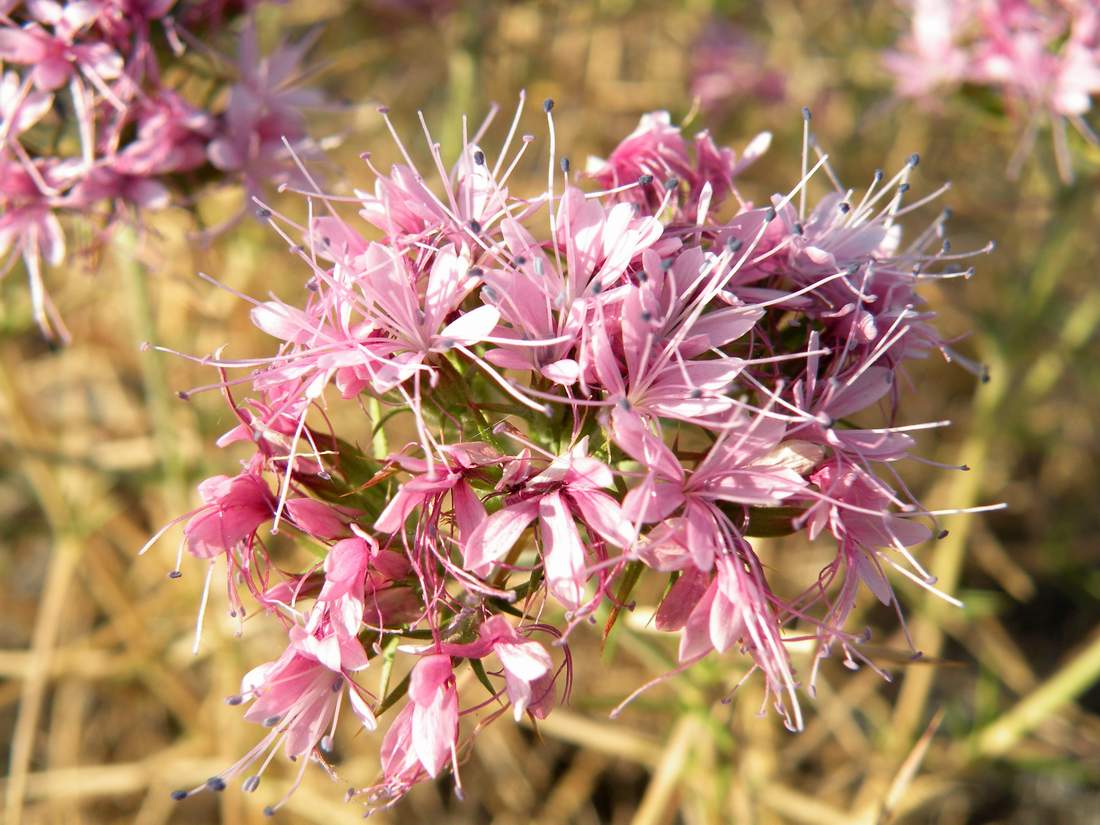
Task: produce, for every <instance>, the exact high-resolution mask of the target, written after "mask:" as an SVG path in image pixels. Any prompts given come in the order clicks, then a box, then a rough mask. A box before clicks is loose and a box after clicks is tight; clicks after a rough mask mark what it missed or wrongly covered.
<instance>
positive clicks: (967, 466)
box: [959, 464, 970, 473]
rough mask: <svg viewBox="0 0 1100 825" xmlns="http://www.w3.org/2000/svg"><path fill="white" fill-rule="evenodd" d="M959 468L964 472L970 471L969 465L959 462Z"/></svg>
mask: <svg viewBox="0 0 1100 825" xmlns="http://www.w3.org/2000/svg"><path fill="white" fill-rule="evenodd" d="M959 469H960V470H962V471H963V472H964V473H969V472H970V465H969V464H960V465H959Z"/></svg>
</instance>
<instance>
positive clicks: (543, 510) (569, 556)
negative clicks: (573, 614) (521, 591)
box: [539, 492, 586, 609]
mask: <svg viewBox="0 0 1100 825" xmlns="http://www.w3.org/2000/svg"><path fill="white" fill-rule="evenodd" d="M539 526H540V528H541V533H542V550H543V567H544V569H545V571H546V581H547V583H548V584H549V587H550V592H551V593H553V594H554V596H556V597H557V599H558V601H560V602H561V603H562V604H563V605H565V607H567V608H570V609H575V608H577V607H580V604H581V600H582V599H583V598H584V582H585V579H586V575H585V570H584V545H583V544H582V543H581V537H580V534H579V533H578V532H577V525H576V524H574V523H573V515H572V514H571V513H570V512H569V509H568V508H567V507H566V506H565V502H563V501H562V498H561V495H560V494H559V493H556V492H554V493H550V494H549V495H546V496H543V497H542V499H541V500H540V501H539Z"/></svg>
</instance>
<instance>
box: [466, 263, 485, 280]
mask: <svg viewBox="0 0 1100 825" xmlns="http://www.w3.org/2000/svg"><path fill="white" fill-rule="evenodd" d="M466 274H467V275H469V276H470V277H471V278H480V277H481V276H482V275H484V274H485V272H484V270H482V268H481V267H480V266H471V267H470V269H469V271H468V272H467V273H466Z"/></svg>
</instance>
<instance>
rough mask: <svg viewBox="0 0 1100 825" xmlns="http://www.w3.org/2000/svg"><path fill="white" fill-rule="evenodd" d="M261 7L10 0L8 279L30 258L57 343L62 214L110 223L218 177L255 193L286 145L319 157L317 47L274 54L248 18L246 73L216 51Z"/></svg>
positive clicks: (4, 262) (4, 47)
mask: <svg viewBox="0 0 1100 825" xmlns="http://www.w3.org/2000/svg"><path fill="white" fill-rule="evenodd" d="M258 1H259V0H98V1H97V2H92V0H69V2H67V3H61V2H58V0H0V277H2V276H3V275H4V274H7V272H9V271H10V270H11V269H12V267H14V266H15V264H16V263H17V261H18V260H19V259H20V258H22V260H23V264H24V266H25V268H26V271H27V277H28V279H29V281H30V289H31V298H32V304H33V312H34V317H35V320H36V322H37V323H38V325H39V327H40V328H41V329H42V331H43V334H45V335H46V336H47V337H48V338H59V339H61V340H62V341H67V340H68V332H67V331H66V329H65V325H64V322H63V321H62V319H61V317H60V314H59V313H58V311H57V309H56V307H55V306H54V304H53V302H52V301H51V299H50V297H49V295H48V293H47V292H46V289H45V286H44V280H43V271H42V270H43V263H45V264H48V265H50V266H55V267H56V266H59V265H60V264H61V263H62V261H63V260H64V258H65V235H64V232H63V229H62V224H61V221H60V220H59V216H61V217H65V216H74V217H78V218H86V217H88V216H93V217H94V218H96V219H97V220H98V221H99V222H101V223H102V224H103V225H104V226H106V227H110V226H112V225H113V224H114V223H115V222H116V221H117V220H119V219H121V218H123V217H124V216H125V215H126V214H127V213H131V212H133V211H136V210H149V209H159V208H163V207H165V206H167V205H169V203H171V202H172V199H173V195H178V200H179V201H181V202H187V201H188V200H189V198H190V195H191V193H193V191H194V190H195V189H196V188H197V187H199V186H200V185H202V184H204V183H207V182H209V181H211V180H227V179H228V180H232V181H243V182H244V183H245V184H246V185H247V186H248V187H249V189H250V191H251V190H255V189H256V188H257V187H258V186H259V185H260V183H261V182H267V181H269V180H271V179H272V178H273V177H277V175H278V173H279V172H280V170H281V169H282V168H283V167H285V166H286V164H287V161H288V160H289V154H288V152H287V148H286V143H287V142H289V143H290V144H291V145H292V146H295V147H296V148H297V149H298V151H300V152H305V151H306V150H307V148H308V144H307V141H306V130H305V123H304V119H303V116H302V113H301V111H300V109H301V108H302V107H303V106H311V105H318V104H320V103H321V102H322V98H321V97H320V95H319V93H318V92H316V91H313V90H304V89H299V88H297V83H298V81H299V80H300V79H301V77H302V69H301V61H302V58H303V56H304V52H305V49H306V48H307V47H308V45H309V43H308V42H303V43H299V44H295V45H291V46H286V47H283V48H281V49H279V50H278V51H276V52H274V53H273V54H271V55H269V56H267V57H261V56H260V54H259V50H258V48H257V40H256V32H255V29H254V27H253V25H252V22H251V20H249V21H248V23H247V24H246V25H245V26H244V28H243V31H242V32H241V33H240V34H239V37H240V46H239V50H240V57H239V62H238V63H237V65H236V66H235V67H234V66H233V65H232V63H231V61H228V60H223V59H221V58H220V57H219V56H218V55H217V54H216V53H215V52H213V51H212V50H211V49H210V47H209V46H208V45H205V44H206V43H207V42H208V41H209V38H210V37H211V36H213V35H216V34H218V33H220V32H221V31H222V30H224V29H225V28H226V26H227V24H228V23H230V22H231V21H232V19H234V18H237V17H240V16H241V15H242V14H243V13H245V12H248V11H250V9H251V7H252V6H254V5H256V4H257V3H258ZM185 50H187V51H189V55H188V56H190V55H191V54H193V55H200V56H203V57H206V58H208V59H209V61H210V62H211V64H212V65H211V67H210V68H209V69H207V68H203V67H197V66H196V65H195V64H194V61H193V60H192V61H190V62H189V61H187V60H184V52H185ZM185 83H187V84H190V85H191V87H192V89H194V88H200V91H199V92H196V99H202V100H205V101H207V102H210V101H216V102H217V103H218V106H219V108H218V109H217V110H212V109H210V108H209V107H207V106H205V105H203V104H197V103H194V102H192V99H190V98H188V97H185V96H184V95H183V94H182V93H181V92H180V91H179V89H181V87H183V86H184V85H185Z"/></svg>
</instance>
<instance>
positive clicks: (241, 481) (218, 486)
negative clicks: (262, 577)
mask: <svg viewBox="0 0 1100 825" xmlns="http://www.w3.org/2000/svg"><path fill="white" fill-rule="evenodd" d="M199 496H200V497H201V498H202V501H203V504H202V506H201V507H200V508H199V509H198V510H196V511H195V512H194V514H193V515H192V516H191V518H190V519H189V520H188V522H187V524H186V525H185V526H184V528H183V534H184V536H185V537H186V540H187V548H188V550H190V551H191V553H192V555H194V556H197V557H199V558H206V559H208V558H212V557H214V556H217V555H218V554H220V553H227V552H229V551H231V550H234V549H236V548H237V546H238V545H240V544H242V543H244V542H245V541H246V540H247V539H249V538H250V537H251V536H252V535H254V534H255V532H256V530H257V529H258V528H259V526H260V525H261V524H263V523H264V522H265V521H269V520H270V519H271V517H272V514H273V512H274V504H275V501H274V497H273V496H272V495H271V491H270V490H269V489H268V486H267V483H266V482H265V481H264V480H263V478H262V477H261V476H260V475H259V473H258V472H257V471H256V469H255V468H254V469H252V470H247V471H245V472H243V473H241V474H240V475H237V476H232V477H230V476H214V477H213V478H208V479H206V481H204V482H202V483H201V484H200V485H199Z"/></svg>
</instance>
